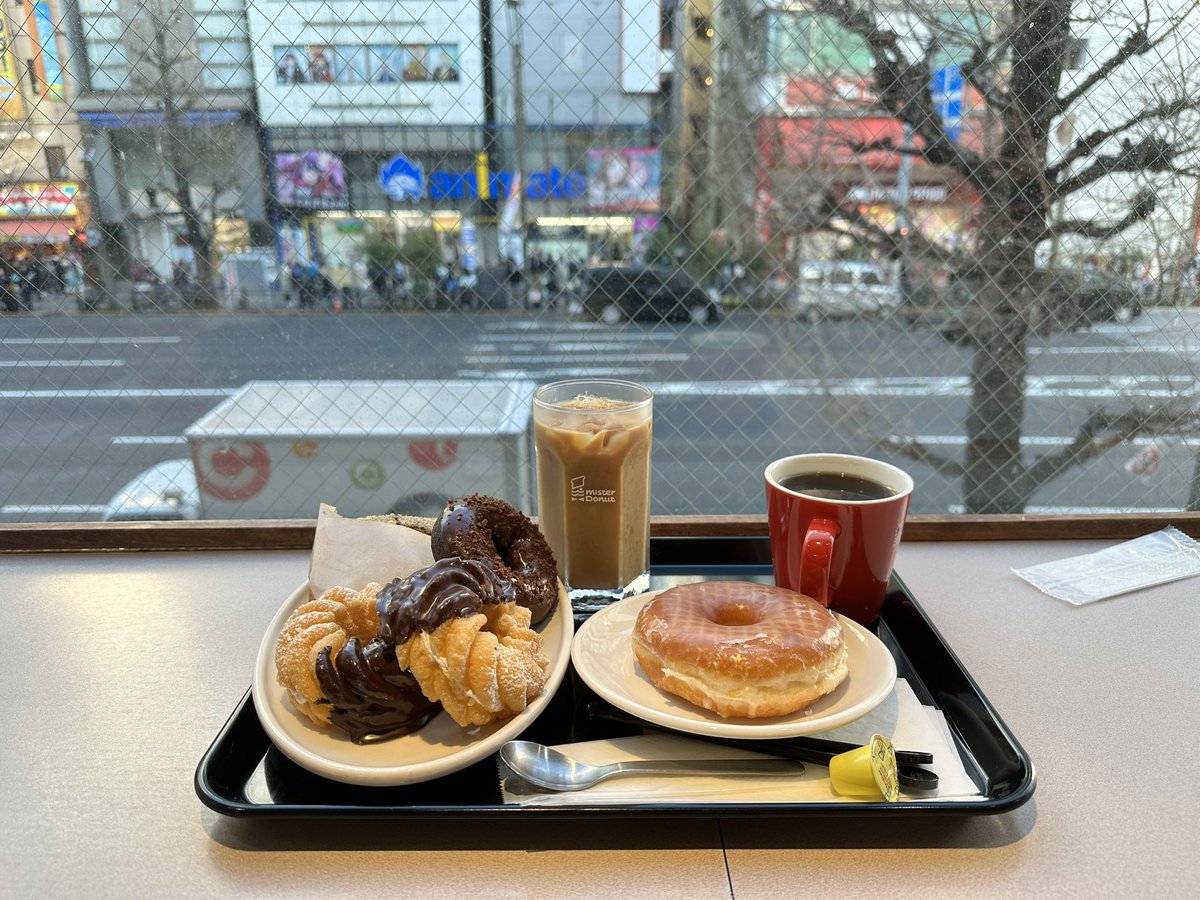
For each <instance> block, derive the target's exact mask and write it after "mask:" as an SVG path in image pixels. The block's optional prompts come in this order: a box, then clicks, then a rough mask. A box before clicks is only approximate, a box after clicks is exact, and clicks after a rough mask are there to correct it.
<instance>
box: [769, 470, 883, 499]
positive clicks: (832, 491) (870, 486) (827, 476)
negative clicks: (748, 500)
mask: <svg viewBox="0 0 1200 900" xmlns="http://www.w3.org/2000/svg"><path fill="white" fill-rule="evenodd" d="M779 484H780V486H782V487H784V488H786V489H787V490H789V491H795V492H796V493H797V494H807V495H808V496H810V497H820V498H821V499H822V500H837V501H839V502H841V501H846V500H884V499H886V498H888V497H894V496H895V495H896V492H895V491H894V490H892V489H891V488H890V487H888V486H887V485H886V484H880V483H879V482H878V481H873V480H872V479H870V478H861V477H859V476H858V475H850V474H847V473H845V472H805V473H804V474H802V475H789V476H788V477H787V478H782V479H780V481H779Z"/></svg>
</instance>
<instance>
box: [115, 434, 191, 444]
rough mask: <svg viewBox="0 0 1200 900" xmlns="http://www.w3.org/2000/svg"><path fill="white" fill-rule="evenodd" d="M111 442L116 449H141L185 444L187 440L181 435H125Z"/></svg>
mask: <svg viewBox="0 0 1200 900" xmlns="http://www.w3.org/2000/svg"><path fill="white" fill-rule="evenodd" d="M112 442H113V446H116V447H141V446H148V445H153V446H158V445H175V444H186V443H187V438H185V437H184V436H183V435H181V434H127V435H118V436H117V437H115V438H113V439H112Z"/></svg>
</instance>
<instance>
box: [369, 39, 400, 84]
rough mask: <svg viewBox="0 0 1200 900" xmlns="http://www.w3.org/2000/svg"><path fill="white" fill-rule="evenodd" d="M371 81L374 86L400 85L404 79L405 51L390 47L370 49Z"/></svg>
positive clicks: (379, 46)
mask: <svg viewBox="0 0 1200 900" xmlns="http://www.w3.org/2000/svg"><path fill="white" fill-rule="evenodd" d="M369 56H370V62H371V81H372V82H373V83H374V84H399V83H400V81H401V79H402V78H403V77H404V49H403V48H402V47H393V46H389V45H386V44H384V45H375V46H372V47H370V48H369Z"/></svg>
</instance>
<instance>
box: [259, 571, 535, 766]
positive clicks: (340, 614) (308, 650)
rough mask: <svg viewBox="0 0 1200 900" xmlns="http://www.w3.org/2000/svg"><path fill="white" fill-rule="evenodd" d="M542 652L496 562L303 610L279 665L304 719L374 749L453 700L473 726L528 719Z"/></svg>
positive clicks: (424, 575) (282, 643)
mask: <svg viewBox="0 0 1200 900" xmlns="http://www.w3.org/2000/svg"><path fill="white" fill-rule="evenodd" d="M541 647H542V639H541V636H540V635H538V634H537V633H536V632H534V631H533V630H532V629H531V628H530V627H529V610H528V609H525V608H524V607H520V606H517V605H516V604H515V603H512V602H510V601H506V600H505V598H504V585H503V584H502V583H501V582H500V580H499V579H498V578H497V577H496V574H495V572H493V571H492V569H491V568H490V567H489V566H488V565H487V564H485V563H481V562H477V561H474V560H466V561H464V560H460V559H457V558H449V559H443V560H439V561H438V562H436V563H434V564H433V565H432V566H429V567H428V568H425V569H421V570H419V571H417V572H414V573H413V574H412V575H410V576H408V577H407V578H397V579H395V580H393V581H391V582H389V583H388V585H387V586H386V587H382V588H381V587H380V586H379V585H378V584H375V583H372V584H369V585H367V586H366V587H365V588H363V589H362V590H361V591H353V590H350V589H348V588H340V587H339V588H331V589H330V590H328V591H326V592H325V593H324V594H322V595H321V596H320V597H319V598H317V599H316V600H311V601H309V602H307V603H304V604H302V605H301V606H299V607H297V608H296V610H295V611H293V612H292V614H291V615H290V616H289V617H288V619H287V621H286V622H285V623H284V627H283V629H282V630H281V632H280V635H279V639H278V641H277V643H276V646H275V667H276V677H277V679H278V681H279V683H280V685H282V686H283V687H284V688H285V689H286V690H287V692H288V696H289V698H290V699H291V701H292V705H293V706H295V707H296V709H297V710H298V711H299V712H301V713H303V714H304V715H306V716H308V718H310V719H311V720H312V721H313V722H315V723H316V724H318V725H323V726H330V725H332V726H336V727H339V728H341V729H342V730H344V731H346V732H347V733H348V734H349V735H350V738H351V740H353V741H354V742H355V743H367V742H369V741H374V740H381V739H384V738H388V737H396V736H399V735H402V734H408V733H410V732H413V731H416V730H417V729H419V728H421V727H422V726H423V725H424V724H425V723H426V722H428V721H429V720H430V719H432V718H433V717H434V716H436V715H437V713H438V711H439V710H440V709H441V708H442V706H443V704H442V703H440V702H439V701H443V700H444V706H445V709H446V711H447V712H448V713H449V714H450V716H451V717H452V718H453V719H454V720H455V721H456V722H458V723H459V724H460V725H464V726H465V725H482V724H486V723H488V722H491V721H494V720H495V719H499V718H503V717H505V716H509V715H513V714H515V713H518V712H520V711H521V710H523V709H524V708H525V706H526V705H527V704H528V702H529V701H530V700H532V699H533V698H535V697H537V696H538V695H539V694H540V693H541V692H542V689H543V687H544V685H545V669H546V666H547V660H546V657H545V656H544V655H543V654H542V653H541Z"/></svg>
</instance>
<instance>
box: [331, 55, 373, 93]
mask: <svg viewBox="0 0 1200 900" xmlns="http://www.w3.org/2000/svg"><path fill="white" fill-rule="evenodd" d="M333 66H334V77H333V80H334V81H336V82H337V83H338V84H361V83H363V82H365V81H366V80H367V48H366V47H349V46H338V47H336V48H334V55H333Z"/></svg>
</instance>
